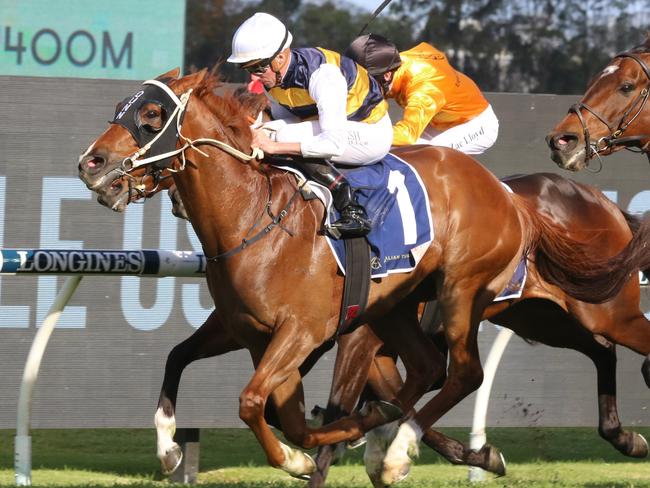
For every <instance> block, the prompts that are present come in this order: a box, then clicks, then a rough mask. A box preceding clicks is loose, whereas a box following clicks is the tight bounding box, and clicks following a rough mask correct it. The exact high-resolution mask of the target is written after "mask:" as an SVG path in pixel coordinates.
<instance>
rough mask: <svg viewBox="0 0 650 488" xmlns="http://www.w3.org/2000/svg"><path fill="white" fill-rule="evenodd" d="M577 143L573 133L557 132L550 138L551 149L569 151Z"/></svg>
mask: <svg viewBox="0 0 650 488" xmlns="http://www.w3.org/2000/svg"><path fill="white" fill-rule="evenodd" d="M577 144H578V137H577V136H575V135H573V134H557V135H555V136H553V137H552V138H551V140H550V146H551V149H554V150H558V151H570V150H572V149H573V148H575V147H576V145H577Z"/></svg>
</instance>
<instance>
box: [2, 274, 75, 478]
mask: <svg viewBox="0 0 650 488" xmlns="http://www.w3.org/2000/svg"><path fill="white" fill-rule="evenodd" d="M82 277H83V276H82V275H76V276H70V277H68V278H67V279H66V281H65V283H64V285H63V288H62V289H61V291H60V292H59V294H58V295H57V296H56V299H55V300H54V303H53V304H52V307H50V310H49V311H48V313H47V317H46V318H45V320H44V321H43V324H42V325H41V327H40V328H39V329H38V331H37V332H36V336H35V337H34V342H32V347H31V348H30V350H29V355H28V356H27V361H26V362H25V370H24V372H23V380H22V382H21V384H20V396H19V398H18V419H17V421H16V442H15V458H14V468H15V472H16V485H18V486H29V485H31V484H32V438H31V437H30V435H29V422H30V413H31V406H32V393H33V391H34V385H35V384H36V379H37V378H38V370H39V368H40V367H41V360H42V359H43V354H45V349H46V348H47V343H48V341H49V340H50V336H51V335H52V331H53V330H54V326H55V325H56V323H57V322H58V320H59V317H60V316H61V312H63V309H64V308H65V306H66V305H67V303H68V302H69V301H70V298H72V295H73V294H74V292H75V290H76V289H77V286H78V285H79V282H80V281H81V278H82Z"/></svg>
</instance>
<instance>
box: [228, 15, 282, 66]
mask: <svg viewBox="0 0 650 488" xmlns="http://www.w3.org/2000/svg"><path fill="white" fill-rule="evenodd" d="M292 40H293V37H292V36H291V32H289V31H288V30H287V28H286V27H285V25H284V24H283V23H282V22H280V20H278V19H276V18H275V17H273V16H272V15H270V14H265V13H263V12H258V13H256V14H255V15H253V16H252V17H250V18H249V19H248V20H246V21H245V22H244V23H243V24H242V25H240V26H239V29H237V31H236V32H235V35H234V36H233V38H232V54H231V55H230V57H229V58H228V59H227V61H228V62H229V63H248V62H249V61H255V60H256V59H269V58H273V57H275V56H277V55H278V53H279V52H280V51H282V50H283V49H285V48H287V47H289V46H290V45H291V41H292Z"/></svg>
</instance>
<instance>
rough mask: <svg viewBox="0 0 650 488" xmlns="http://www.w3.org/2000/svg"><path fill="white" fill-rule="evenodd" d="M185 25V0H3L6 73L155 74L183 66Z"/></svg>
mask: <svg viewBox="0 0 650 488" xmlns="http://www.w3.org/2000/svg"><path fill="white" fill-rule="evenodd" d="M109 3H110V6H109ZM134 8H135V9H136V10H137V11H135V10H134ZM144 13H146V15H144ZM184 24H185V1H184V0H143V1H140V2H132V1H130V0H113V1H111V2H87V1H83V0H66V1H65V2H52V1H50V0H21V1H20V2H16V1H15V0H0V75H12V76H52V77H58V76H62V77H73V78H116V79H138V80H139V79H144V78H151V77H154V76H157V75H159V74H160V73H163V72H166V71H168V70H170V69H172V68H175V67H177V66H178V67H181V68H182V66H183V46H184Z"/></svg>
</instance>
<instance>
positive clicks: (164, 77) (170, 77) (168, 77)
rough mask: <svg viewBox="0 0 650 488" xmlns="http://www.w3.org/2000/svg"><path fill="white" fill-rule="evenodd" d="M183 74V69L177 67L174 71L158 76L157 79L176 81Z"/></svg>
mask: <svg viewBox="0 0 650 488" xmlns="http://www.w3.org/2000/svg"><path fill="white" fill-rule="evenodd" d="M180 74H181V69H180V68H178V67H176V68H174V69H172V70H169V71H168V72H167V73H163V74H162V75H160V76H158V77H157V78H156V79H157V80H175V79H177V78H178V77H179V76H180Z"/></svg>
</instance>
